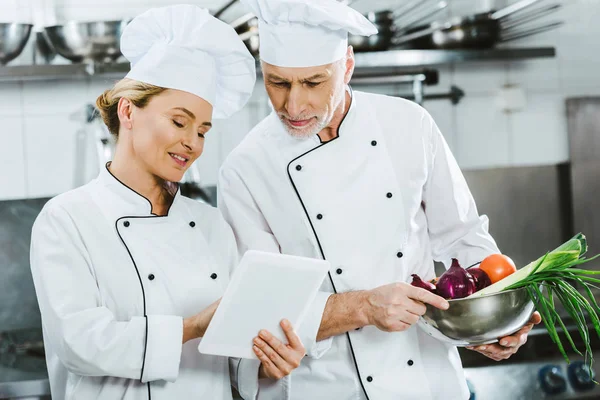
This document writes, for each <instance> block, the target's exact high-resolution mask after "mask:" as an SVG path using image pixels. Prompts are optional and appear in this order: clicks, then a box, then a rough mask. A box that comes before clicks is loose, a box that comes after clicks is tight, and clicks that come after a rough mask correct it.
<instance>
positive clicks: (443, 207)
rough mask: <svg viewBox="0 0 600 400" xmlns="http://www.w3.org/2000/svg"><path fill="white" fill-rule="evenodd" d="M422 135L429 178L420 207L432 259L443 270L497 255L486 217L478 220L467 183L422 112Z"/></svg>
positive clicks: (429, 118) (431, 121)
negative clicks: (456, 262)
mask: <svg viewBox="0 0 600 400" xmlns="http://www.w3.org/2000/svg"><path fill="white" fill-rule="evenodd" d="M422 124H423V131H424V132H425V133H426V136H425V137H426V138H428V140H427V139H426V143H427V144H426V146H428V149H427V151H426V153H428V154H429V155H430V158H429V160H428V163H429V166H428V170H429V174H428V178H427V182H426V185H425V190H424V198H423V206H424V208H425V214H426V216H427V226H428V230H429V237H430V240H431V246H432V253H433V258H434V259H435V260H436V261H439V262H443V263H444V264H445V265H446V267H449V266H450V264H451V259H452V258H457V259H459V260H461V264H462V265H463V266H464V267H467V266H469V265H472V264H474V263H477V262H479V261H481V260H482V259H483V258H485V257H486V256H488V255H490V254H492V253H499V252H500V250H499V249H498V247H497V245H496V242H495V241H494V239H493V238H492V236H491V235H490V234H489V232H488V225H489V221H488V218H487V216H485V215H482V216H480V215H479V213H478V211H477V207H476V205H475V200H474V199H473V196H472V195H471V191H470V190H469V187H468V186H467V182H466V180H465V178H464V176H463V174H462V172H461V171H460V168H459V166H458V164H457V162H456V160H455V158H454V156H453V155H452V153H451V151H450V149H449V148H448V145H447V143H446V141H445V140H444V137H443V136H442V134H441V132H440V130H439V129H438V127H437V125H436V124H435V122H434V121H433V118H431V116H430V115H429V114H428V113H427V112H425V111H424V114H423V119H422Z"/></svg>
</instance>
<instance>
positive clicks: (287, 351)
mask: <svg viewBox="0 0 600 400" xmlns="http://www.w3.org/2000/svg"><path fill="white" fill-rule="evenodd" d="M258 337H259V338H260V339H262V340H264V341H265V342H266V343H267V344H268V345H269V346H270V347H271V349H273V350H274V351H275V352H276V353H277V354H279V356H281V358H282V359H284V360H289V359H290V358H293V357H294V355H293V349H291V348H290V347H288V346H286V345H285V344H283V342H282V341H281V340H279V339H277V338H276V337H275V336H273V335H272V334H271V333H270V332H269V331H265V330H262V331H260V332H259V334H258Z"/></svg>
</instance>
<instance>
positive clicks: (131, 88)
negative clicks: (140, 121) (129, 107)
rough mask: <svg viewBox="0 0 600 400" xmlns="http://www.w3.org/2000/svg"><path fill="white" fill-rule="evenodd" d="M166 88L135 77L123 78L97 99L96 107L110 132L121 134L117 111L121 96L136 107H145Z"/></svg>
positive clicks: (116, 134)
mask: <svg viewBox="0 0 600 400" xmlns="http://www.w3.org/2000/svg"><path fill="white" fill-rule="evenodd" d="M165 90H167V89H165V88H163V87H160V86H154V85H151V84H149V83H144V82H139V81H136V80H133V79H128V78H125V79H121V80H120V81H118V82H117V83H116V84H115V85H114V86H113V87H112V88H110V89H108V90H105V91H104V93H102V94H101V95H100V96H98V98H97V99H96V108H98V110H99V111H100V116H101V117H102V120H103V121H104V123H105V124H106V126H107V128H108V130H109V131H110V133H112V134H113V135H115V136H119V127H120V125H121V123H120V121H119V114H118V111H117V108H118V105H119V100H120V99H121V98H123V97H124V98H127V99H129V100H130V101H131V102H132V103H133V104H134V105H135V106H136V107H139V108H144V107H146V105H148V102H149V101H150V99H152V97H154V96H157V95H159V94H161V93H162V92H164V91H165Z"/></svg>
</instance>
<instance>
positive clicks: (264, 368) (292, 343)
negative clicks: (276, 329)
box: [252, 319, 306, 379]
mask: <svg viewBox="0 0 600 400" xmlns="http://www.w3.org/2000/svg"><path fill="white" fill-rule="evenodd" d="M280 325H281V328H282V329H283V332H284V333H285V336H286V337H287V340H288V343H287V344H284V343H283V342H281V341H280V340H279V339H277V338H276V337H275V336H273V335H272V334H270V333H269V332H267V331H265V330H262V331H260V332H259V335H258V337H256V338H255V339H254V345H253V346H252V349H253V350H254V353H255V354H256V356H257V357H258V359H259V360H260V361H261V366H260V369H259V377H260V378H271V379H281V378H283V377H284V376H287V375H289V374H290V373H291V372H292V371H293V370H294V369H296V368H298V366H299V365H300V361H302V358H304V355H305V354H306V349H305V348H304V345H303V344H302V342H301V341H300V338H299V337H298V335H296V332H294V328H293V327H292V324H290V322H289V321H288V320H287V319H284V320H283V321H281V324H280Z"/></svg>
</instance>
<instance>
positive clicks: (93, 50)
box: [45, 21, 128, 63]
mask: <svg viewBox="0 0 600 400" xmlns="http://www.w3.org/2000/svg"><path fill="white" fill-rule="evenodd" d="M127 23H128V21H101V22H75V21H70V22H67V23H66V24H64V25H55V26H50V27H46V28H45V31H46V34H47V35H48V38H49V39H50V42H51V43H52V45H53V46H54V48H55V49H56V51H57V52H58V54H60V55H61V56H63V57H65V58H67V59H69V60H71V61H73V62H82V61H94V62H100V63H110V62H113V61H115V60H116V59H118V58H119V57H120V56H121V50H120V48H119V41H120V38H121V33H122V31H123V28H125V26H126V25H127Z"/></svg>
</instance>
